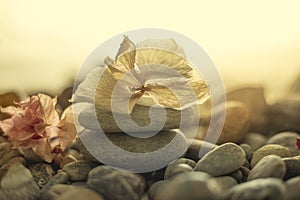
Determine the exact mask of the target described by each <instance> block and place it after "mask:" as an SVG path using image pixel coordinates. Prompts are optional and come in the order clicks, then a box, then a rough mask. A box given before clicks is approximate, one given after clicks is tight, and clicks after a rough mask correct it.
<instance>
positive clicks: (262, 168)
mask: <svg viewBox="0 0 300 200" xmlns="http://www.w3.org/2000/svg"><path fill="white" fill-rule="evenodd" d="M285 172H286V168H285V164H284V162H283V161H282V160H281V157H279V156H276V155H268V156H265V157H263V158H262V159H261V160H260V161H259V162H258V163H257V164H256V165H255V167H254V168H253V169H252V170H251V171H250V173H249V176H248V180H253V179H259V178H268V177H274V178H283V177H284V175H285Z"/></svg>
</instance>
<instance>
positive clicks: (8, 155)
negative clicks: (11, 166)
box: [0, 149, 21, 166]
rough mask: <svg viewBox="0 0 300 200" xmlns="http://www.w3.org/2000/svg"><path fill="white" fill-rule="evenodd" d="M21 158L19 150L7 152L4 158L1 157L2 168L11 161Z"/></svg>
mask: <svg viewBox="0 0 300 200" xmlns="http://www.w3.org/2000/svg"><path fill="white" fill-rule="evenodd" d="M19 156H21V154H20V153H19V152H18V151H17V150H15V149H10V150H9V151H8V152H6V153H5V154H4V155H3V156H1V157H0V166H2V165H4V164H5V163H7V162H8V161H9V160H11V159H13V158H15V157H19Z"/></svg>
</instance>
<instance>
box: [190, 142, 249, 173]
mask: <svg viewBox="0 0 300 200" xmlns="http://www.w3.org/2000/svg"><path fill="white" fill-rule="evenodd" d="M245 161H246V155H245V152H244V150H243V149H242V148H241V147H240V146H238V145H236V144H234V143H225V144H223V145H221V146H219V147H217V148H215V149H213V150H212V151H210V152H209V153H207V154H206V155H205V156H204V157H203V158H201V160H199V161H198V162H197V164H196V166H195V170H196V171H204V172H207V173H209V174H211V175H213V176H220V175H225V174H229V173H231V172H234V171H235V170H237V169H239V168H240V167H241V166H242V165H243V164H244V163H245Z"/></svg>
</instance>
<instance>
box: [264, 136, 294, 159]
mask: <svg viewBox="0 0 300 200" xmlns="http://www.w3.org/2000/svg"><path fill="white" fill-rule="evenodd" d="M299 138H300V135H299V134H298V133H295V132H282V133H277V134H276V135H274V136H272V137H271V138H270V139H269V140H268V141H267V144H279V145H281V146H284V147H286V148H288V149H289V151H290V152H291V155H292V156H297V155H299V153H300V151H299V149H298V148H297V146H296V139H299Z"/></svg>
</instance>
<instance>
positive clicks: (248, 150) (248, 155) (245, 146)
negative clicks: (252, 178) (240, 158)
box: [240, 144, 253, 161]
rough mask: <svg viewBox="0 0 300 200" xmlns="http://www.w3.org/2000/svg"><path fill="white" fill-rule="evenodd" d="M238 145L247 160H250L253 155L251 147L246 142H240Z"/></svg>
mask: <svg viewBox="0 0 300 200" xmlns="http://www.w3.org/2000/svg"><path fill="white" fill-rule="evenodd" d="M240 147H242V149H243V150H244V151H245V154H246V159H247V161H249V160H251V158H252V156H253V150H252V147H251V146H250V145H248V144H241V145H240Z"/></svg>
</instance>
